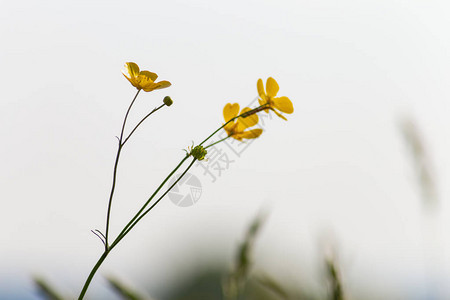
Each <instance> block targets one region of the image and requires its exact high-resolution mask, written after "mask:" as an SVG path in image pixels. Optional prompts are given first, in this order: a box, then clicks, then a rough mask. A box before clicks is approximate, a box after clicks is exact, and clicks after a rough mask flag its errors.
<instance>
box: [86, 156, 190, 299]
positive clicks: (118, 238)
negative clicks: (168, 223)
mask: <svg viewBox="0 0 450 300" xmlns="http://www.w3.org/2000/svg"><path fill="white" fill-rule="evenodd" d="M188 157H189V156H186V157H185V158H184V159H183V160H182V161H181V162H180V163H179V164H178V166H177V167H176V168H175V169H174V170H173V171H172V172H171V173H170V175H169V176H168V177H167V178H166V179H165V180H164V182H163V183H162V184H161V185H160V187H159V188H158V190H159V189H160V188H161V187H162V186H163V185H164V183H165V182H166V181H167V180H168V178H170V177H171V176H172V175H173V173H174V172H175V171H176V170H177V169H178V168H179V167H180V166H181V165H182V163H183V162H185V161H186V159H187V158H188ZM195 161H196V159H195V158H194V160H193V161H192V162H191V164H190V165H189V166H188V167H187V168H186V170H185V171H184V172H183V173H182V174H181V176H180V177H179V178H178V179H177V180H176V181H175V182H174V183H173V184H172V185H171V186H170V187H169V188H168V189H167V191H166V192H165V193H164V194H163V195H162V196H161V197H160V198H159V199H158V200H157V201H156V202H155V203H154V204H153V205H152V206H151V207H150V208H149V209H148V210H147V211H146V212H144V213H143V214H142V215H141V216H140V217H138V218H137V220H136V218H133V219H135V220H136V221H135V222H134V223H133V224H130V223H131V221H130V223H129V224H130V225H129V226H128V225H127V226H128V228H127V226H126V227H125V228H124V230H123V231H124V232H123V233H122V234H120V235H119V236H117V238H116V239H115V240H114V242H113V243H112V244H111V246H109V247H108V249H105V251H104V252H103V254H102V255H101V256H100V258H99V259H98V261H97V263H96V264H95V266H94V267H93V268H92V270H91V272H90V273H89V276H88V278H87V279H86V282H85V283H84V286H83V289H82V290H81V293H80V296H79V297H78V300H82V299H83V298H84V295H85V294H86V291H87V289H88V287H89V285H90V283H91V281H92V278H93V277H94V275H95V273H96V272H97V270H98V269H99V268H100V266H101V264H102V263H103V261H104V260H105V259H106V257H107V256H108V254H109V253H110V252H111V250H112V249H114V247H115V246H117V244H118V243H119V242H120V241H121V240H122V239H123V238H124V237H125V236H126V235H127V234H128V233H129V232H130V230H131V229H132V228H133V227H134V226H135V225H136V224H137V223H138V222H139V221H140V220H141V219H142V218H143V217H144V216H145V215H146V214H147V213H148V212H149V211H150V210H151V209H152V208H153V207H155V205H156V204H157V203H158V202H159V201H161V199H162V198H163V197H164V196H165V195H167V193H168V192H169V191H170V190H171V189H172V188H173V187H174V186H175V185H176V184H177V183H178V181H180V179H181V178H182V177H183V176H184V175H185V174H186V172H187V171H188V170H189V169H190V168H191V167H192V165H193V164H194V162H195ZM154 194H156V193H154ZM152 197H154V195H152ZM152 197H151V198H152ZM147 204H148V203H146V204H145V205H144V206H143V208H142V209H141V210H140V212H141V211H142V210H144V209H145V206H146V205H147ZM137 216H138V214H137ZM135 217H136V216H135ZM125 230H126V231H125Z"/></svg>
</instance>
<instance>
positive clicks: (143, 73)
mask: <svg viewBox="0 0 450 300" xmlns="http://www.w3.org/2000/svg"><path fill="white" fill-rule="evenodd" d="M140 75H143V76H145V77H148V78H150V80H151V81H153V82H154V81H155V80H156V78H158V75H156V74H155V73H152V72H150V71H141V73H140Z"/></svg>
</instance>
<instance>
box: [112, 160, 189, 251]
mask: <svg viewBox="0 0 450 300" xmlns="http://www.w3.org/2000/svg"><path fill="white" fill-rule="evenodd" d="M188 158H189V156H187V155H186V156H185V157H184V158H183V159H182V160H181V161H180V163H179V164H178V165H177V166H176V167H175V169H173V170H172V172H170V174H169V175H167V177H166V178H165V179H164V180H163V182H162V183H161V184H160V185H159V186H158V188H157V189H156V190H155V191H154V192H153V194H152V195H151V196H150V198H148V200H147V202H145V204H144V205H143V206H142V207H141V209H140V210H139V211H138V212H137V213H136V214H135V215H134V217H133V218H132V219H131V220H130V222H128V224H127V225H126V226H125V227H124V228H123V229H122V231H121V232H120V233H119V235H118V236H117V238H119V237H120V236H122V235H123V234H124V233H125V232H126V231H127V229H128V228H129V227H130V226H131V225H132V224H133V222H134V221H135V220H136V219H137V218H138V217H139V215H140V214H141V213H142V212H143V211H144V209H145V208H146V207H147V205H148V204H149V203H150V201H152V199H153V198H154V197H155V196H156V194H157V193H158V192H159V191H160V190H161V188H162V187H163V186H164V185H165V184H166V182H167V181H168V180H169V179H170V178H171V177H172V176H173V174H174V173H175V172H176V171H177V170H178V169H179V168H180V167H181V165H182V164H183V163H184V162H185V161H186V160H187V159H188ZM117 238H116V240H117ZM115 244H117V243H115ZM111 246H112V245H111Z"/></svg>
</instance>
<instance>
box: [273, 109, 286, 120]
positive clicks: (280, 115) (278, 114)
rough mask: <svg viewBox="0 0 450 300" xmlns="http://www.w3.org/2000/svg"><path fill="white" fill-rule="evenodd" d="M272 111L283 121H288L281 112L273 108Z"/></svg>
mask: <svg viewBox="0 0 450 300" xmlns="http://www.w3.org/2000/svg"><path fill="white" fill-rule="evenodd" d="M272 111H273V112H274V113H275V114H276V115H277V116H279V117H280V118H282V119H283V120H285V121H287V119H286V117H285V116H283V115H282V114H280V113H279V112H277V111H276V110H275V109H273V108H272Z"/></svg>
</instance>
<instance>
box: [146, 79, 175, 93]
mask: <svg viewBox="0 0 450 300" xmlns="http://www.w3.org/2000/svg"><path fill="white" fill-rule="evenodd" d="M171 85H172V84H171V83H170V82H168V81H160V82H157V83H154V82H152V81H150V80H149V81H147V82H146V83H145V84H142V89H143V90H144V91H146V92H151V91H154V90H159V89H164V88H167V87H169V86H171Z"/></svg>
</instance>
